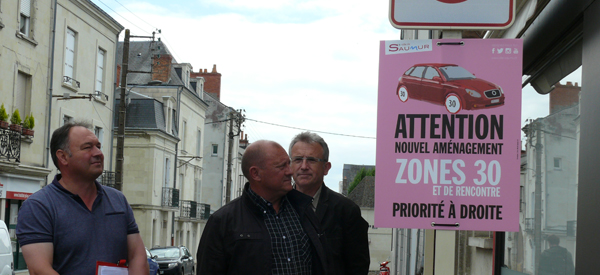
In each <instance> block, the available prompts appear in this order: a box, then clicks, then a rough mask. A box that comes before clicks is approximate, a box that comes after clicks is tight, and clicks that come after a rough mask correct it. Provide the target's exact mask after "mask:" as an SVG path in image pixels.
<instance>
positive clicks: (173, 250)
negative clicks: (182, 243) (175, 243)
mask: <svg viewBox="0 0 600 275" xmlns="http://www.w3.org/2000/svg"><path fill="white" fill-rule="evenodd" d="M150 252H151V253H152V255H154V256H156V257H157V258H159V259H163V258H179V248H177V247H170V248H153V249H152V250H150Z"/></svg>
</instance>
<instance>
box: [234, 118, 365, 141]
mask: <svg viewBox="0 0 600 275" xmlns="http://www.w3.org/2000/svg"><path fill="white" fill-rule="evenodd" d="M246 120H249V121H254V122H258V123H263V124H269V125H273V126H278V127H283V128H289V129H295V130H303V131H310V132H315V133H323V134H330V135H335V136H345V137H355V138H366V139H375V137H367V136H357V135H348V134H341V133H333V132H326V131H320V130H311V129H306V128H300V127H293V126H287V125H281V124H276V123H271V122H266V121H260V120H256V119H250V118H246Z"/></svg>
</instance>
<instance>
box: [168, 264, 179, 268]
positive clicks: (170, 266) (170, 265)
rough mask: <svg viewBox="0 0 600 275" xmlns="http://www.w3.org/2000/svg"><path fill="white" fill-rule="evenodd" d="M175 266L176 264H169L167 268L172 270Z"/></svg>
mask: <svg viewBox="0 0 600 275" xmlns="http://www.w3.org/2000/svg"><path fill="white" fill-rule="evenodd" d="M176 266H177V263H169V268H173V267H176Z"/></svg>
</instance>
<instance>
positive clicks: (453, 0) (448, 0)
mask: <svg viewBox="0 0 600 275" xmlns="http://www.w3.org/2000/svg"><path fill="white" fill-rule="evenodd" d="M437 1H438V2H442V3H446V4H456V3H460V2H465V1H467V0H437Z"/></svg>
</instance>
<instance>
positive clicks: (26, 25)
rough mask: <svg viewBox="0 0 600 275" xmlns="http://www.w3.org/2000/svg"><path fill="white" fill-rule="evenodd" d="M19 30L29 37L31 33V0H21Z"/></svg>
mask: <svg viewBox="0 0 600 275" xmlns="http://www.w3.org/2000/svg"><path fill="white" fill-rule="evenodd" d="M20 14H21V16H20V18H19V32H20V33H22V34H23V35H25V36H27V37H29V34H30V33H31V0H21V7H20Z"/></svg>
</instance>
